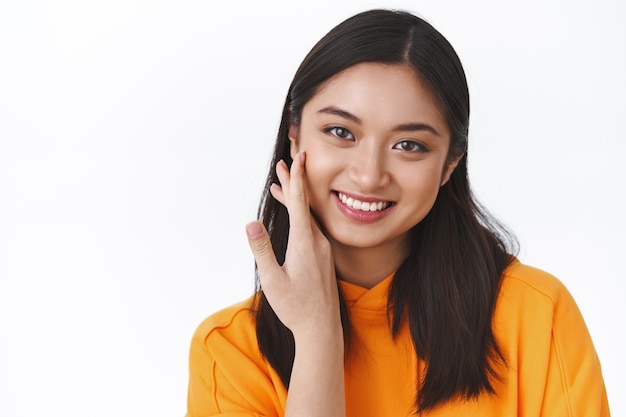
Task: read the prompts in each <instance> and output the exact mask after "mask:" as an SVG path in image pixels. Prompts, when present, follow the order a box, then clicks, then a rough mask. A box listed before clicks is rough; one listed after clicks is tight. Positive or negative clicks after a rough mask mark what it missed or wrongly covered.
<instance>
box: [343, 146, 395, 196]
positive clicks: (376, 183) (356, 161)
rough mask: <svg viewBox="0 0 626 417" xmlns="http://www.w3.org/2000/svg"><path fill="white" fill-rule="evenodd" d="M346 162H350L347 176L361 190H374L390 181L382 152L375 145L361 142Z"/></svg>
mask: <svg viewBox="0 0 626 417" xmlns="http://www.w3.org/2000/svg"><path fill="white" fill-rule="evenodd" d="M362 144H363V143H362ZM348 163H349V164H350V165H349V170H348V178H349V179H350V180H351V181H352V182H354V183H355V184H356V185H358V187H359V188H360V189H361V191H364V192H368V191H376V190H378V189H380V188H383V187H385V186H386V185H387V184H389V182H390V179H391V176H390V174H389V171H388V169H387V165H388V163H387V161H386V159H385V155H384V152H382V150H380V149H378V148H377V147H375V146H366V145H365V144H363V146H360V147H358V148H357V149H355V154H354V155H352V158H351V160H350V161H349V162H348Z"/></svg>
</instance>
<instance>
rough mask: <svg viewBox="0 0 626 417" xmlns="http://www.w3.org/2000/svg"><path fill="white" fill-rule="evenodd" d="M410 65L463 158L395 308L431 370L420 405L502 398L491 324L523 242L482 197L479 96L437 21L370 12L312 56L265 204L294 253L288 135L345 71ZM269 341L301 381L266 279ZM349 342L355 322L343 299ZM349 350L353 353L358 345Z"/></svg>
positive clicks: (285, 120) (418, 230)
mask: <svg viewBox="0 0 626 417" xmlns="http://www.w3.org/2000/svg"><path fill="white" fill-rule="evenodd" d="M364 62H378V63H385V64H404V65H408V66H410V67H411V68H413V70H414V71H415V72H416V74H417V75H418V76H419V77H420V78H421V79H422V80H423V81H424V82H425V83H426V84H427V86H428V87H429V89H430V91H431V93H432V94H433V96H434V97H435V99H436V101H437V104H438V106H439V108H440V110H441V111H442V113H443V114H444V117H445V121H446V123H447V126H448V128H449V131H450V136H451V137H450V150H449V154H448V160H449V161H451V160H453V159H456V158H459V157H460V160H459V163H458V165H457V167H456V169H455V170H454V171H453V173H452V175H451V176H450V179H449V181H448V182H447V183H446V184H445V185H444V186H442V187H441V189H440V191H439V194H438V196H437V199H436V201H435V203H434V206H433V207H432V209H431V211H430V212H429V213H428V215H427V216H426V217H425V218H424V219H423V220H422V221H421V222H420V223H419V224H417V225H416V226H415V227H413V229H411V231H410V235H411V239H410V241H411V248H410V251H409V255H408V257H407V258H406V259H405V260H404V261H403V263H402V264H401V265H400V267H399V269H398V270H397V271H396V274H395V276H394V278H393V280H392V283H391V287H390V291H389V299H388V313H389V317H390V327H391V330H392V334H393V335H394V337H396V336H397V335H398V334H399V332H400V329H401V326H403V325H404V324H405V323H407V324H408V327H409V330H410V334H411V337H412V340H413V345H414V347H415V352H416V354H417V355H418V356H419V357H420V358H422V359H423V360H424V361H425V363H426V374H425V376H424V377H423V378H422V379H421V380H417V381H415V383H416V387H417V397H416V398H415V406H416V412H421V411H424V410H427V409H430V408H433V407H434V406H436V405H437V404H440V403H442V402H445V401H448V400H450V399H452V398H462V399H466V400H467V399H472V398H476V397H477V396H479V395H480V394H481V393H483V392H488V393H494V392H495V390H494V381H495V380H497V379H498V378H499V376H500V375H499V373H498V369H502V368H501V366H506V360H505V356H504V352H503V351H502V349H501V348H500V346H499V345H498V343H497V341H496V339H495V337H494V334H493V331H492V327H491V321H492V315H493V311H494V307H495V302H496V298H497V295H498V291H499V286H500V281H501V276H502V273H503V271H504V269H505V268H506V267H507V266H508V265H509V264H510V262H511V261H512V259H513V255H512V254H513V253H515V252H516V251H517V243H516V241H515V239H514V237H513V236H512V235H511V234H510V233H509V232H508V231H507V230H506V229H505V228H504V227H503V226H502V225H501V224H500V223H498V222H497V221H496V220H495V219H494V218H493V217H492V216H490V215H489V214H488V213H487V211H486V210H484V209H483V208H482V207H481V206H480V205H479V204H478V202H477V201H476V199H475V198H474V197H473V195H472V192H471V190H470V185H469V180H468V177H467V152H466V151H467V134H468V128H469V92H468V88H467V82H466V79H465V73H464V71H463V67H462V65H461V62H460V60H459V58H458V56H457V54H456V52H455V51H454V49H453V48H452V46H451V45H450V44H449V42H448V41H447V40H446V39H445V38H444V37H443V36H442V35H441V34H440V33H439V32H438V31H437V30H436V29H434V28H433V27H432V26H431V25H430V24H429V23H427V22H426V21H424V20H422V19H420V18H418V17H416V16H414V15H412V14H410V13H407V12H404V11H396V10H370V11H366V12H363V13H359V14H357V15H355V16H353V17H351V18H349V19H347V20H345V21H344V22H342V23H340V24H339V25H338V26H336V27H335V28H334V29H332V30H331V31H330V32H329V33H328V34H327V35H326V36H324V37H323V38H322V39H321V40H320V41H319V42H318V43H317V44H316V45H315V46H314V47H313V49H312V50H311V51H310V52H309V54H308V55H307V56H306V57H305V59H304V60H303V62H302V64H301V65H300V67H299V68H298V70H297V72H296V74H295V76H294V79H293V81H292V83H291V86H290V87H289V92H288V94H287V98H286V100H285V105H284V108H283V113H282V119H281V123H280V127H279V130H278V137H277V140H276V145H275V149H274V155H273V159H272V163H271V165H270V172H269V175H268V177H267V181H266V183H265V189H264V192H263V196H262V199H261V203H260V205H259V213H258V215H259V219H260V220H261V221H262V222H263V223H264V224H265V226H266V228H267V230H268V232H269V235H270V238H271V241H272V245H273V248H274V252H275V254H276V258H277V260H278V262H279V263H281V264H282V263H283V262H284V260H285V253H286V249H287V236H288V233H289V216H288V214H287V210H286V208H285V207H284V206H283V205H282V204H280V203H279V202H277V201H276V200H275V199H273V198H272V196H271V194H270V192H269V188H270V186H271V184H273V183H278V177H277V175H276V171H275V166H276V163H277V162H278V161H280V160H281V159H282V160H284V161H285V162H286V163H287V164H288V165H291V162H292V159H291V157H290V142H289V138H288V131H289V127H290V126H291V125H294V126H298V125H299V124H300V119H301V115H302V109H303V107H304V105H305V104H306V103H307V102H308V101H309V100H310V99H311V98H312V97H313V96H314V95H315V94H316V92H317V91H318V90H319V88H320V86H321V85H322V84H323V83H324V82H325V81H327V80H328V79H330V78H331V77H332V76H334V75H335V74H337V73H339V72H341V71H343V70H345V69H347V68H349V67H351V66H353V65H356V64H359V63H364ZM256 287H257V290H258V291H257V297H256V299H255V303H256V309H255V311H256V313H255V314H256V333H257V340H258V344H259V348H260V350H261V353H262V354H263V355H264V356H265V358H266V359H267V360H268V362H269V363H270V364H271V366H272V367H273V368H274V369H275V370H276V372H277V373H278V375H279V376H280V378H281V380H282V382H283V384H284V385H285V387H289V381H290V377H291V370H292V367H293V360H294V353H295V344H294V339H293V335H292V334H291V332H290V331H289V329H287V328H286V327H285V326H284V325H283V324H282V323H281V322H280V320H279V319H278V317H277V316H276V314H275V313H274V311H273V310H272V308H271V306H270V304H269V303H268V302H267V299H266V298H265V296H264V295H263V292H262V288H261V287H260V281H259V279H258V273H257V277H256ZM340 305H341V311H342V324H343V327H344V335H345V340H346V343H349V339H350V322H349V317H348V314H347V309H346V307H345V302H344V301H343V298H342V297H341V294H340ZM348 354H349V350H348Z"/></svg>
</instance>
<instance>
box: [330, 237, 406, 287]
mask: <svg viewBox="0 0 626 417" xmlns="http://www.w3.org/2000/svg"><path fill="white" fill-rule="evenodd" d="M330 243H331V246H332V249H333V257H334V260H335V267H336V268H337V273H338V276H339V277H340V279H342V280H343V281H347V282H349V283H351V284H355V285H358V286H360V287H364V288H372V287H373V286H375V285H376V284H378V283H379V282H380V281H382V280H383V279H385V278H386V277H388V276H389V275H390V274H391V273H393V272H395V271H396V270H397V269H398V267H399V266H400V264H401V263H402V261H403V260H404V258H405V257H406V254H407V251H408V244H407V242H406V240H405V239H401V240H398V241H393V242H387V243H385V244H383V245H380V246H376V247H370V248H357V247H353V246H345V245H342V244H341V243H339V242H336V241H333V240H331V242H330Z"/></svg>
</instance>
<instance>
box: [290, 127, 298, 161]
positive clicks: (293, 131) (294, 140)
mask: <svg viewBox="0 0 626 417" xmlns="http://www.w3.org/2000/svg"><path fill="white" fill-rule="evenodd" d="M299 134H300V129H299V128H298V126H294V125H290V126H289V132H288V133H287V135H288V136H289V142H291V147H290V148H289V154H290V155H291V159H294V158H295V157H296V154H297V153H298V135H299Z"/></svg>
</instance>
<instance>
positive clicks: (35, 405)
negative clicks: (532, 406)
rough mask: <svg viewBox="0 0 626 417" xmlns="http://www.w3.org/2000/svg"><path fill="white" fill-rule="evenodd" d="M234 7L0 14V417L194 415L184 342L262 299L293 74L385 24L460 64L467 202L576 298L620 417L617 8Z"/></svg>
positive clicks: (622, 180) (621, 37)
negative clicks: (327, 43) (363, 23)
mask: <svg viewBox="0 0 626 417" xmlns="http://www.w3.org/2000/svg"><path fill="white" fill-rule="evenodd" d="M226 3H227V2H217V1H209V0H203V1H186V2H174V1H169V2H166V1H147V0H132V1H131V0H115V1H111V0H108V1H85V0H74V1H71V0H65V1H43V0H14V1H8V0H1V1H0V416H3V417H14V416H40V415H46V416H49V417H50V416H59V417H73V416H87V415H88V416H92V417H93V416H182V415H183V414H184V412H185V401H186V384H187V352H188V347H189V342H190V338H191V335H192V333H193V331H194V329H195V327H196V326H197V325H198V324H199V322H200V321H201V320H202V319H203V318H205V317H206V316H207V315H209V314H210V313H212V312H214V311H215V310H217V309H219V308H221V307H224V306H226V305H229V304H232V303H234V302H236V301H239V300H241V299H243V298H245V297H248V296H249V295H250V294H251V293H252V291H253V261H252V257H251V255H250V252H249V249H248V247H247V243H246V240H245V234H244V225H245V223H246V222H248V221H250V220H252V219H254V217H255V212H256V205H257V201H258V198H259V195H260V191H261V186H262V182H263V178H264V175H265V172H266V169H267V166H268V163H269V157H270V152H271V148H272V145H273V141H274V138H275V133H276V130H277V127H278V122H279V117H280V112H281V108H282V103H283V99H284V95H285V93H286V90H287V87H288V85H289V83H290V81H291V77H292V76H293V73H294V71H295V69H296V67H297V65H298V64H299V62H300V61H301V59H302V58H303V57H304V55H305V54H306V53H307V52H308V50H309V49H310V47H311V46H313V44H314V43H315V42H316V41H317V40H318V39H319V38H320V37H321V36H322V35H323V34H325V33H326V32H327V31H328V30H329V29H330V28H331V27H333V26H334V25H335V24H337V23H339V22H340V21H341V20H343V19H345V18H347V17H348V16H350V15H352V14H354V13H356V12H358V11H361V10H364V9H366V8H371V7H380V6H386V7H399V8H405V9H408V10H410V11H413V12H415V13H418V14H420V15H421V16H423V17H424V18H426V19H427V20H429V21H430V22H431V23H433V24H434V26H435V27H437V28H438V29H439V30H440V31H441V32H442V33H443V34H444V35H445V36H446V37H447V38H448V39H449V40H450V41H451V43H452V44H453V45H454V46H455V48H456V49H457V52H458V53H459V55H460V57H461V60H462V61H463V63H464V65H465V69H466V71H467V76H468V80H469V85H470V93H471V99H472V119H471V127H470V153H469V156H470V170H471V172H470V176H471V178H472V182H473V185H474V188H475V190H476V192H477V194H478V196H479V197H480V199H481V200H482V201H483V202H484V203H485V204H486V205H487V206H488V207H489V208H490V209H491V210H492V211H493V212H494V213H495V214H496V215H497V216H499V217H500V218H501V219H502V220H503V221H504V222H506V223H507V224H508V225H509V226H511V228H512V229H513V230H514V231H515V232H516V233H517V234H518V236H519V238H520V241H521V243H522V252H521V255H520V257H521V259H522V261H524V262H527V263H530V264H532V265H535V266H538V267H541V268H543V269H545V270H548V271H550V272H552V273H553V274H555V275H556V276H558V277H559V278H560V279H561V280H562V281H563V282H564V283H565V284H566V285H567V287H568V288H569V289H570V291H571V292H572V294H573V295H574V297H575V298H576V300H577V302H578V304H579V306H580V309H581V310H582V312H583V315H584V317H585V319H586V321H587V324H588V326H589V329H590V332H591V335H592V337H593V340H594V342H595V345H596V348H597V351H598V354H599V356H600V359H601V362H602V364H603V369H604V377H605V381H606V385H607V389H608V392H609V401H610V404H611V407H612V414H613V415H616V416H619V415H625V414H626V402H625V399H624V396H623V391H622V390H623V381H622V379H623V375H624V373H625V372H626V366H625V364H624V355H623V352H624V351H625V350H626V342H625V340H624V330H626V329H625V327H626V326H625V325H624V307H623V305H624V301H623V293H624V289H625V286H624V280H625V279H626V274H625V273H624V272H623V267H622V264H623V261H622V259H623V257H624V256H625V254H624V249H625V244H624V235H625V233H626V224H625V221H624V215H625V214H626V203H625V198H624V197H625V194H626V175H625V173H624V163H623V158H624V155H625V152H626V145H625V141H626V133H625V128H624V119H625V116H626V106H625V104H624V97H626V81H625V76H624V74H626V48H625V47H624V42H625V41H626V29H625V26H624V24H623V19H624V17H625V16H626V13H625V12H626V7H625V6H624V4H623V3H620V2H618V0H595V1H593V2H592V1H584V2H583V1H571V0H569V1H568V0H558V1H557V0H552V1H524V2H519V3H506V2H502V1H463V0H457V1H435V0H432V1H410V2H408V1H405V2H402V1H386V2H384V3H383V2H381V1H378V2H377V1H356V0H355V1H349V2H348V1H346V2H340V1H337V0H316V1H310V2H302V3H296V2H283V3H281V2H279V1H277V0H267V1H264V2H253V1H247V2H246V1H244V2H243V4H242V2H228V5H227V4H226ZM505 3H506V4H505Z"/></svg>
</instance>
